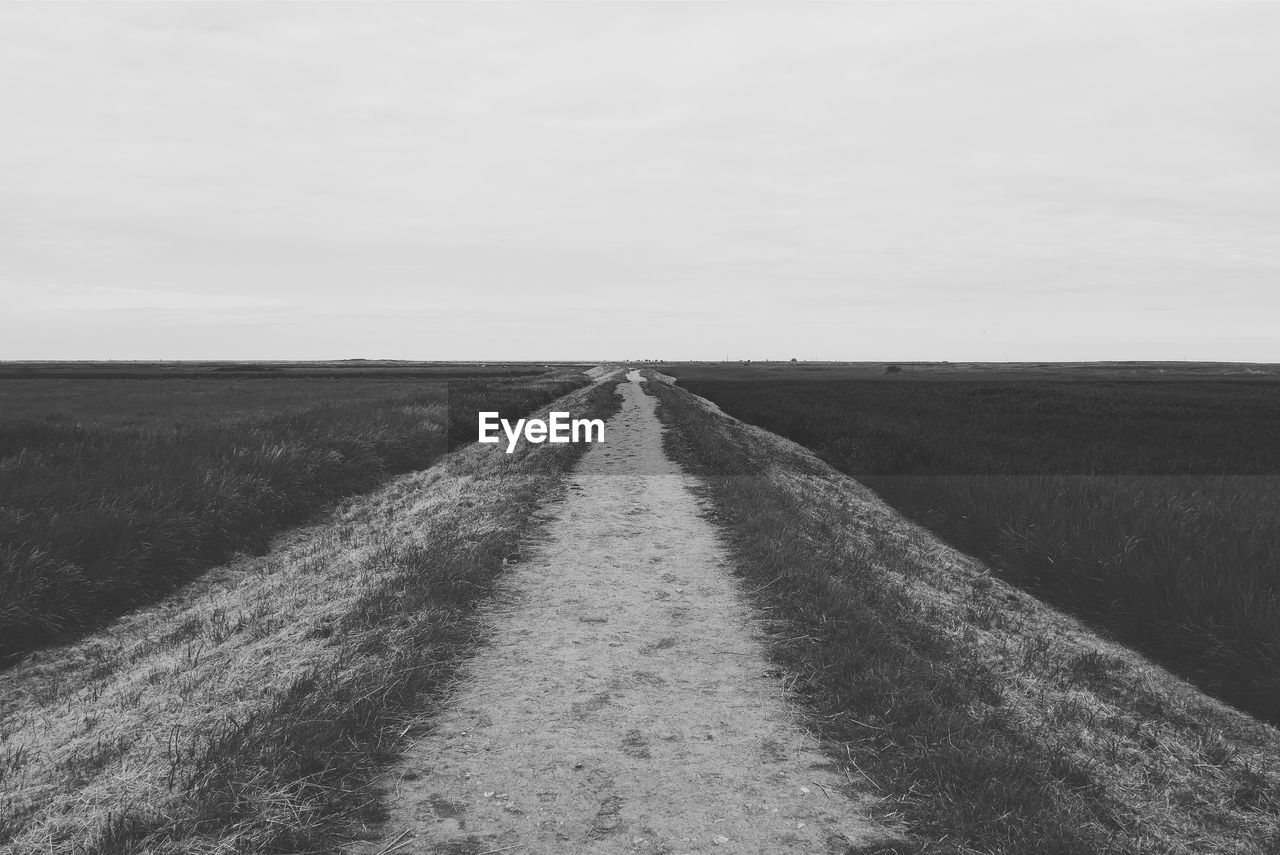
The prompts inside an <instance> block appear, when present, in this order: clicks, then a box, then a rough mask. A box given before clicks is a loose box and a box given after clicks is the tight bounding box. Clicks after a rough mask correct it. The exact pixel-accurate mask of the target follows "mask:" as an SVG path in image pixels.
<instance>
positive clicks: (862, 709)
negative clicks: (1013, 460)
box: [649, 383, 1280, 855]
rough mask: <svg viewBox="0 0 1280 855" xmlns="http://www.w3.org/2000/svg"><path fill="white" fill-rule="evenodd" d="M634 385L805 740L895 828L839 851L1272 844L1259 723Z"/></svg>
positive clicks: (1131, 849)
mask: <svg viewBox="0 0 1280 855" xmlns="http://www.w3.org/2000/svg"><path fill="white" fill-rule="evenodd" d="M649 388H650V391H652V392H653V393H655V394H657V395H658V397H659V399H660V401H661V405H660V410H659V414H660V416H661V417H662V418H663V420H664V421H665V422H666V423H667V425H668V427H669V428H670V429H671V430H670V432H669V433H668V434H667V443H668V450H669V451H670V453H672V455H673V456H674V457H675V458H676V459H677V460H679V461H680V462H681V463H682V464H683V465H685V466H686V467H687V468H689V469H690V470H691V471H693V472H695V473H696V474H698V475H699V476H700V480H701V481H702V483H703V485H704V487H703V492H704V495H705V497H706V499H707V500H708V505H709V512H710V513H711V514H712V515H713V516H714V518H715V519H716V521H717V522H718V523H719V524H720V525H721V526H722V527H723V529H724V531H725V533H726V542H727V544H728V546H729V549H730V550H731V553H732V557H733V566H734V568H735V571H736V572H738V573H740V574H741V575H742V576H744V577H745V579H746V581H747V584H748V586H749V590H750V592H751V593H750V596H751V597H752V599H753V600H754V602H755V604H756V605H757V606H758V607H759V608H760V610H761V611H763V612H764V613H765V614H766V615H767V616H768V618H769V619H768V621H767V624H766V625H767V627H768V628H769V631H770V640H771V651H772V653H773V655H774V656H775V657H776V658H777V660H778V661H779V662H780V663H781V664H782V665H784V666H785V667H786V668H787V669H788V671H790V672H791V673H793V674H794V675H795V680H794V683H793V684H792V688H793V693H794V696H795V698H796V699H797V700H798V701H800V702H802V706H803V708H805V709H807V710H808V713H809V725H810V727H811V728H812V729H813V730H814V731H816V732H817V733H818V734H819V735H820V736H821V737H823V741H824V747H825V748H826V750H827V751H828V753H829V756H830V758H831V761H832V762H833V763H834V764H836V765H837V766H838V767H839V768H841V769H843V770H844V772H845V774H846V775H847V776H848V777H849V780H850V782H851V786H852V787H853V788H854V789H855V790H858V791H862V792H864V793H865V792H866V791H867V788H868V787H869V788H870V790H871V792H872V793H873V794H874V795H875V796H876V797H877V801H876V802H874V807H875V810H876V812H877V813H878V815H879V816H880V817H881V818H882V820H884V821H885V822H886V823H888V824H890V825H895V826H897V827H899V828H904V829H905V831H906V832H907V833H908V836H907V838H905V839H903V840H902V841H900V842H898V843H885V844H878V845H875V846H873V847H870V848H868V849H864V850H860V851H862V852H867V853H871V852H875V853H884V855H888V853H900V855H905V853H920V855H924V853H931V854H934V855H945V853H954V855H961V853H965V855H968V853H977V852H983V853H1008V855H1021V853H1027V852H1036V853H1080V855H1086V853H1096V852H1114V853H1135V855H1136V853H1151V855H1155V853H1161V854H1162V855H1163V853H1192V852H1196V853H1218V852H1239V853H1250V855H1266V853H1271V852H1275V851H1277V849H1278V847H1280V772H1278V771H1277V770H1278V769H1280V763H1278V761H1280V736H1277V734H1276V731H1275V730H1273V729H1272V728H1269V727H1267V726H1265V725H1262V724H1259V723H1258V722H1256V721H1255V720H1254V719H1252V718H1250V717H1248V716H1246V715H1243V714H1241V713H1238V712H1236V711H1234V710H1231V709H1230V708H1227V707H1224V706H1222V705H1220V704H1217V703H1215V702H1213V701H1212V700H1211V699H1209V698H1207V697H1206V696H1204V695H1202V694H1201V693H1199V692H1197V691H1196V690H1194V689H1192V688H1190V687H1188V686H1186V685H1185V684H1183V683H1181V682H1179V681H1177V680H1175V679H1172V678H1170V677H1169V676H1168V675H1167V674H1165V673H1164V672H1161V671H1159V670H1157V669H1154V668H1151V667H1150V666H1149V665H1147V664H1145V663H1144V662H1143V660H1141V659H1140V658H1139V657H1136V656H1134V655H1133V654H1132V653H1130V652H1129V651H1127V650H1125V649H1124V648H1121V647H1119V646H1118V645H1112V644H1109V643H1108V642H1105V641H1103V640H1100V639H1099V638H1098V637H1097V636H1095V635H1093V634H1092V633H1089V632H1087V631H1085V630H1084V629H1083V627H1082V626H1081V625H1079V624H1078V623H1075V622H1073V621H1070V620H1067V619H1064V618H1062V617H1061V616H1060V615H1058V614H1056V613H1054V612H1052V611H1050V610H1048V609H1046V608H1044V607H1043V606H1042V605H1041V604H1040V603H1038V602H1037V601H1036V600H1034V599H1033V598H1030V597H1027V596H1025V595H1022V594H1019V593H1018V592H1017V591H1016V590H1015V589H1013V588H1012V587H1010V586H1009V585H1007V584H1006V583H1004V582H1002V581H1000V580H997V579H992V578H991V577H990V576H989V575H986V573H985V568H983V567H982V566H981V565H979V564H978V563H977V562H973V561H971V560H969V559H967V558H966V557H965V556H963V555H962V554H960V553H958V552H956V551H955V550H954V549H952V548H950V547H947V546H946V545H944V544H942V543H941V542H939V541H937V540H935V539H933V538H932V537H930V536H929V534H928V533H927V532H925V531H923V530H921V529H919V528H918V527H917V526H915V525H913V524H911V523H909V522H907V521H904V520H903V519H902V518H901V517H900V516H898V515H897V514H895V513H893V512H892V511H890V510H888V509H887V508H885V507H884V506H883V505H882V504H881V503H880V502H878V501H876V500H875V499H874V497H873V496H871V495H870V494H869V492H868V491H867V490H866V489H865V488H863V487H862V486H860V485H859V484H858V483H857V482H855V481H853V480H851V479H849V478H846V477H843V476H841V475H839V474H837V473H835V472H833V471H832V470H830V469H829V468H827V467H826V466H824V465H822V464H821V463H819V462H818V461H817V460H815V459H814V458H813V457H811V456H809V455H808V454H805V453H804V452H803V451H801V450H799V449H797V448H796V447H795V446H793V445H790V444H788V443H785V442H784V441H782V440H780V439H778V438H777V437H775V436H773V435H770V434H767V433H765V432H763V431H755V430H753V429H751V428H748V427H745V426H743V425H742V424H741V423H738V422H736V421H733V420H731V419H729V418H726V417H724V416H721V415H719V414H717V413H715V412H713V411H711V410H710V409H709V408H704V407H702V406H701V405H699V404H698V403H696V401H695V399H693V398H692V397H691V396H689V395H688V394H686V393H685V392H684V391H682V390H681V389H680V388H678V387H671V386H666V385H663V384H659V383H650V384H649ZM721 397H723V398H724V399H725V400H726V401H727V402H728V403H729V404H730V405H732V403H733V401H734V400H735V399H734V398H733V397H732V396H730V395H723V396H721ZM797 406H798V404H797Z"/></svg>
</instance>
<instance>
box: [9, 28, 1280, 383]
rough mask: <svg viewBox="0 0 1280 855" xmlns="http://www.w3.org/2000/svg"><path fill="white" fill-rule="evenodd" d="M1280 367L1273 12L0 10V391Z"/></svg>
mask: <svg viewBox="0 0 1280 855" xmlns="http://www.w3.org/2000/svg"><path fill="white" fill-rule="evenodd" d="M726 356H728V357H730V358H735V359H736V358H755V359H765V358H777V359H786V358H791V357H796V358H800V359H849V360H859V359H893V360H935V359H950V360H955V361H960V360H970V359H980V360H1037V359H1049V360H1053V359H1072V360H1074V359H1218V360H1241V361H1280V5H1276V4H1262V3H1255V4H1241V5H1236V4H1230V3H1220V2H1200V3H1188V4H1179V3H1142V4H1117V3H1097V2H1090V3H1084V2H1079V3H1069V4H1067V3H1064V4H1056V3H1055V4H1051V3H1019V4H1014V3H968V2H949V3H937V4H923V3H919V4H917V3H902V2H893V3H830V4H816V3H815V4H801V3H777V4H764V3H753V4H731V3H705V4H694V3H648V4H625V3H613V2H600V3H591V4H572V3H554V4H550V3H548V4H538V3H520V4H512V5H506V4H497V3H467V4H430V5H425V4H424V5H410V4H387V5H381V4H369V3H360V4H350V5H342V4H328V5H307V4H299V3H289V4H281V5H267V4H247V3H235V4H218V5H196V4H180V5H179V4H173V5H160V4H149V5H137V6H133V5H123V4H91V5H83V6H81V5H68V4H52V3H39V4H30V5H27V4H14V3H6V4H3V5H0V359H107V358H115V359H205V358H226V359H253V358H262V359H320V358H345V357H369V358H374V357H388V358H406V359H494V360H497V359H605V358H644V357H657V358H666V359H686V358H688V359H693V358H710V359H720V358H724V357H726Z"/></svg>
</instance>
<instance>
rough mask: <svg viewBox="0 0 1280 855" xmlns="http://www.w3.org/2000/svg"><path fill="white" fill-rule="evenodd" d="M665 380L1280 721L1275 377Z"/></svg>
mask: <svg viewBox="0 0 1280 855" xmlns="http://www.w3.org/2000/svg"><path fill="white" fill-rule="evenodd" d="M898 367H899V368H900V369H901V370H900V371H897V372H892V373H886V371H885V369H886V366H884V365H874V366H872V365H854V366H830V365H827V366H823V365H815V366H808V365H804V364H795V365H791V364H769V365H762V364H750V365H720V366H711V365H671V366H665V367H663V370H665V371H668V372H670V373H672V374H674V375H675V376H676V377H677V378H678V379H679V381H680V383H681V385H682V386H684V387H685V388H688V389H689V390H691V391H693V392H695V393H697V394H699V395H703V396H705V397H707V398H709V399H711V400H712V401H714V402H715V403H717V404H718V405H719V406H720V407H722V408H723V409H724V410H725V411H726V412H728V413H730V414H731V415H734V416H737V417H739V418H742V419H744V420H746V421H748V422H751V423H753V424H757V425H760V426H762V427H764V428H767V429H768V430H771V431H774V432H777V433H779V434H781V435H783V436H786V437H788V438H790V439H792V440H794V441H796V442H798V443H800V444H802V445H805V446H807V447H809V448H811V449H813V450H814V451H816V452H818V453H819V454H820V456H822V457H823V458H824V459H825V460H827V461H828V462H830V463H831V464H833V465H834V466H836V467H837V468H838V469H840V470H841V471H844V472H846V473H848V474H851V475H853V476H855V477H856V478H858V479H859V480H860V481H862V482H863V483H865V484H867V485H868V486H870V487H872V488H873V489H875V490H876V491H877V492H878V493H879V494H880V495H881V496H882V497H884V498H885V499H886V500H887V501H889V502H890V503H891V504H892V505H893V506H894V507H895V508H897V509H898V510H900V511H901V512H903V513H904V514H906V515H907V516H908V517H910V518H912V519H915V520H917V521H920V522H922V523H924V524H926V525H927V526H929V527H930V528H932V529H933V530H934V531H936V532H938V533H940V534H942V535H944V536H945V537H946V538H947V539H948V540H950V541H951V542H952V543H955V544H957V545H958V546H960V547H962V548H964V549H966V550H968V551H971V552H972V553H974V554H976V555H978V556H980V557H982V558H984V559H987V560H989V561H990V562H991V563H992V564H993V566H995V567H996V568H998V570H999V571H1000V572H1001V574H1002V575H1003V577H1004V578H1005V579H1007V580H1009V581H1012V582H1014V583H1016V584H1018V585H1020V586H1022V587H1024V588H1026V589H1028V590H1030V591H1032V592H1034V593H1036V594H1037V595H1039V596H1042V597H1044V598H1046V599H1048V600H1049V601H1051V602H1053V603H1055V604H1057V605H1059V606H1062V607H1064V608H1067V609H1069V610H1071V611H1073V612H1074V613H1077V614H1079V615H1082V616H1084V617H1086V618H1087V619H1089V620H1090V621H1091V622H1093V623H1094V624H1095V625H1097V626H1099V627H1102V628H1104V629H1105V630H1106V631H1108V632H1110V633H1112V634H1113V635H1114V636H1115V637H1117V638H1119V639H1121V640H1123V641H1125V642H1126V643H1130V644H1133V645H1135V646H1136V647H1138V648H1139V649H1141V650H1143V651H1144V652H1147V653H1148V654H1150V655H1152V656H1155V657H1156V658H1158V659H1159V660H1160V661H1162V662H1164V663H1165V664H1166V665H1168V666H1169V667H1171V668H1172V669H1174V670H1175V671H1176V672H1178V673H1180V674H1182V675H1184V676H1186V677H1187V678H1189V679H1191V680H1193V681H1195V682H1196V683H1198V684H1199V685H1200V686H1202V687H1204V688H1205V689H1206V690H1208V691H1210V692H1211V693H1213V694H1216V695H1217V696H1219V697H1221V698H1223V699H1225V700H1227V701H1229V702H1231V703H1233V704H1236V705H1237V706H1239V707H1241V708H1243V709H1246V710H1248V711H1250V712H1252V713H1253V714H1255V715H1257V716H1259V717H1261V718H1264V719H1267V720H1270V721H1272V722H1276V721H1280V717H1278V716H1280V714H1278V713H1277V710H1280V376H1278V375H1277V374H1276V373H1275V372H1274V371H1272V370H1271V369H1269V368H1259V367H1257V366H1252V367H1247V366H1194V365H1192V366H1169V365H1159V364H1156V365H1124V364H1120V365H1097V366H1033V365H1028V366H1015V367H1005V368H1002V369H996V368H994V367H991V366H973V365H967V366H939V365H927V366H926V365H905V366H898Z"/></svg>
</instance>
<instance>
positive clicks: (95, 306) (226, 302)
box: [0, 284, 290, 316]
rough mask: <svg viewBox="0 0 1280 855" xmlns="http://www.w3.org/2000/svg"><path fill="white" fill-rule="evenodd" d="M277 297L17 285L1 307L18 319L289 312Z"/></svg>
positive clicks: (0, 292) (7, 290) (7, 288)
mask: <svg viewBox="0 0 1280 855" xmlns="http://www.w3.org/2000/svg"><path fill="white" fill-rule="evenodd" d="M289 306H290V304H289V303H287V302H285V301H283V300H280V299H278V298H274V297H260V296H253V295H250V294H227V293H210V292H191V291H178V290H153V289H144V288H120V287H114V286H107V285H84V286H68V285H46V286H33V285H25V286H23V285H13V284H3V287H2V288H0V308H3V309H4V310H5V311H6V312H9V313H12V315H14V316H21V315H24V314H34V315H39V314H57V313H64V312H73V313H81V312H93V313H100V312H124V313H133V312H143V313H156V312H158V313H165V314H191V315H195V314H198V313H199V314H202V313H205V312H215V313H237V312H254V311H259V310H263V309H273V310H274V309H285V308H289Z"/></svg>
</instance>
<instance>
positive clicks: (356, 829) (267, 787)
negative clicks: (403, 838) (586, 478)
mask: <svg viewBox="0 0 1280 855" xmlns="http://www.w3.org/2000/svg"><path fill="white" fill-rule="evenodd" d="M615 385H616V383H605V384H602V385H598V386H592V387H589V388H586V389H579V390H577V391H574V392H571V393H570V395H569V397H568V398H567V399H564V400H563V401H562V402H561V403H562V405H563V406H565V407H566V408H571V409H572V411H573V412H575V413H580V414H582V415H583V416H588V417H592V418H607V417H608V416H609V415H610V414H611V413H612V412H614V411H615V410H616V408H617V397H616V396H615V395H614V394H613V388H614V386H615ZM538 412H539V414H541V415H542V416H544V417H545V413H546V410H545V408H544V409H542V410H540V411H538ZM585 448H586V446H585V445H582V444H578V445H573V444H564V445H551V444H541V445H529V444H523V443H522V444H521V446H520V447H519V448H518V449H517V451H516V453H514V454H511V455H507V454H503V453H500V452H496V453H495V450H494V448H493V447H492V446H477V445H472V446H470V447H468V448H464V449H462V450H460V451H459V452H457V453H455V454H452V455H449V456H447V457H446V458H445V459H444V460H442V461H441V462H440V463H439V464H438V465H436V466H434V467H432V468H430V469H428V470H425V471H421V472H415V473H411V474H408V475H404V476H401V477H399V478H396V479H393V480H392V481H390V482H389V483H388V484H386V485H384V486H383V487H381V488H379V489H378V490H375V491H374V492H372V493H370V494H366V495H361V496H358V497H354V498H352V499H349V500H346V501H345V502H343V503H341V504H340V506H339V507H338V508H337V509H336V510H335V511H333V512H332V514H331V515H330V516H328V517H327V518H326V519H325V520H324V521H323V523H322V524H319V525H316V526H314V527H312V528H308V529H303V530H300V531H299V532H296V533H295V534H294V535H293V536H291V537H290V538H289V539H287V540H286V541H284V542H282V543H281V544H279V545H277V547H275V548H273V550H272V551H271V552H270V553H269V554H268V555H266V556H263V557H260V558H244V559H240V560H237V561H235V562H233V563H232V564H230V565H228V566H227V567H224V568H222V569H220V570H219V571H218V572H217V573H211V574H206V575H205V576H203V577H201V578H200V579H199V580H197V581H196V582H194V583H193V584H191V585H189V586H187V587H186V588H184V589H183V591H181V592H180V593H178V594H177V595H175V596H173V597H171V598H169V599H167V600H166V601H165V602H163V603H160V604H158V605H156V606H154V607H152V608H147V609H142V610H139V611H137V612H135V613H133V614H130V615H127V616H125V617H123V618H121V619H120V620H119V621H118V622H117V623H115V624H114V625H113V627H112V631H111V632H110V633H105V632H104V633H100V634H97V635H93V636H89V637H87V638H85V639H84V640H82V641H80V642H78V643H76V644H73V645H69V646H67V647H65V648H61V649H59V650H55V651H49V652H47V653H44V654H42V655H41V656H39V657H30V658H28V659H27V660H26V661H24V662H22V663H20V664H19V665H17V666H16V667H15V668H14V669H13V670H12V671H11V672H10V673H9V675H8V676H10V677H11V678H12V679H11V680H9V681H7V682H5V683H3V684H0V849H3V850H4V851H5V852H12V853H15V855H27V853H31V855H35V853H55V855H62V853H68V855H69V853H81V855H121V853H144V852H145V853H173V855H178V853H182V855H188V854H189V853H190V854H192V855H198V853H298V852H331V851H337V850H338V849H339V847H340V846H341V844H342V843H343V842H344V841H345V840H349V839H350V838H351V837H352V836H353V835H354V836H358V835H360V834H361V833H362V830H363V829H365V828H366V825H367V823H368V822H370V821H372V820H374V819H376V818H378V807H377V805H378V801H379V800H378V783H377V781H378V775H379V774H380V773H381V772H382V770H383V769H384V768H385V764H386V763H387V762H388V761H389V759H391V757H393V756H394V753H395V752H396V751H398V750H399V749H401V748H402V747H403V746H404V745H405V744H406V741H407V740H409V739H413V738H415V737H418V736H420V735H422V734H423V733H424V732H425V731H426V730H427V729H428V728H429V723H430V721H431V717H432V715H433V707H434V705H435V704H437V703H438V702H440V701H441V700H442V699H443V698H444V697H445V696H446V692H447V689H448V687H449V685H450V681H451V679H452V678H453V675H454V673H455V668H456V665H457V663H458V662H459V660H460V659H461V658H462V657H463V656H464V655H465V654H466V653H467V651H468V650H469V649H470V648H471V646H472V645H473V644H474V642H475V640H476V638H477V635H478V633H479V632H480V628H479V626H478V624H477V622H476V620H475V618H474V615H473V611H474V608H475V607H476V605H477V604H478V603H480V602H482V601H483V600H484V599H485V597H486V596H487V595H488V594H489V593H490V591H491V590H492V589H493V586H494V584H495V582H496V580H497V579H498V578H499V577H500V575H501V574H502V570H503V567H504V566H507V565H508V564H509V563H510V562H512V561H518V560H519V559H520V555H521V550H522V544H523V540H524V538H525V537H526V535H527V533H528V528H529V526H530V525H531V523H532V515H533V513H534V512H535V510H536V509H537V508H538V507H539V506H540V505H542V504H544V503H545V502H546V501H547V500H548V499H549V498H551V497H553V496H554V495H555V494H556V491H557V490H558V489H559V484H560V482H561V480H562V478H563V475H564V473H565V472H566V471H567V470H568V468H569V467H570V466H571V465H572V464H573V462H574V461H575V460H576V459H577V457H578V456H579V455H580V454H581V453H582V452H583V451H584V450H585ZM15 785H16V786H15Z"/></svg>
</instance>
